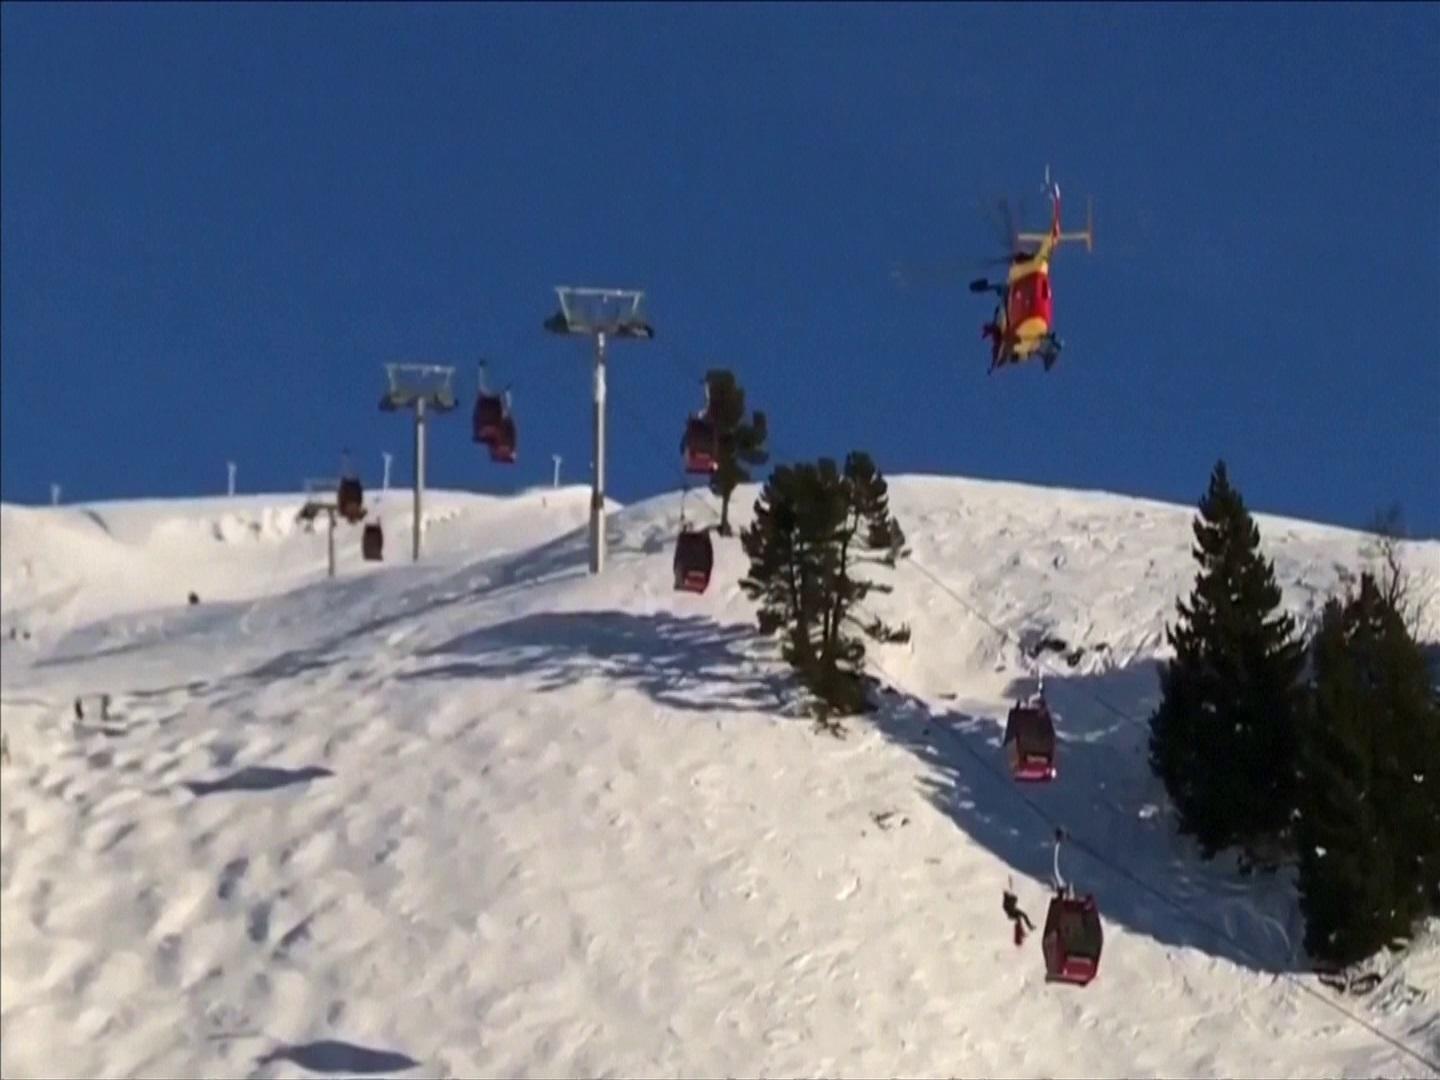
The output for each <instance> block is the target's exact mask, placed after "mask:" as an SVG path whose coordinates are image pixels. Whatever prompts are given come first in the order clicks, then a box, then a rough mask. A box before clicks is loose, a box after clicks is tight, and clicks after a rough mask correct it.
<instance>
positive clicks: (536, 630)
mask: <svg viewBox="0 0 1440 1080" xmlns="http://www.w3.org/2000/svg"><path fill="white" fill-rule="evenodd" d="M754 637H755V635H754V630H753V628H752V627H751V626H749V625H748V624H746V625H739V624H737V625H730V626H722V625H720V624H718V623H715V622H713V621H711V620H710V619H707V618H703V617H700V616H693V615H692V616H684V617H682V616H676V615H670V614H667V613H664V612H656V613H654V614H650V615H638V614H632V613H630V612H625V611H573V612H543V613H538V614H533V615H526V616H523V617H522V618H518V619H514V620H512V621H511V622H506V623H500V624H499V625H497V626H491V627H486V628H485V629H482V630H475V631H472V632H470V633H467V634H462V635H461V636H460V637H457V638H454V639H452V640H451V641H447V642H445V643H444V644H442V645H438V646H436V647H434V648H431V649H425V650H424V651H422V652H421V653H420V654H419V655H420V656H422V657H463V658H464V659H456V660H451V661H449V662H447V663H442V664H437V665H436V666H434V667H429V668H424V669H422V670H420V671H414V672H407V673H404V674H401V675H399V676H397V677H398V678H400V679H405V680H414V679H436V678H448V679H467V678H482V679H483V678H504V677H509V676H513V675H530V676H538V677H539V678H540V680H541V687H540V688H541V690H542V691H550V690H558V689H561V688H563V687H566V686H571V685H573V684H575V683H577V682H579V681H580V680H581V679H584V678H589V677H599V678H604V679H613V680H618V681H621V682H628V683H632V684H634V685H636V686H639V687H640V688H641V689H642V690H644V691H645V692H646V693H647V694H649V695H650V696H651V697H652V698H654V699H655V700H656V701H657V702H659V703H660V704H662V705H665V706H668V707H669V708H674V709H685V710H698V711H716V710H731V709H757V708H759V709H773V708H776V707H777V706H782V705H783V704H784V703H785V702H786V701H787V700H789V698H790V697H793V693H792V692H790V685H791V680H790V679H789V678H788V677H786V676H785V675H783V674H781V675H777V674H776V673H774V670H773V668H772V667H770V666H769V665H767V664H762V663H760V662H758V661H756V660H754V659H752V658H751V656H750V654H749V651H748V647H749V646H750V645H751V643H752V642H753V641H754Z"/></svg>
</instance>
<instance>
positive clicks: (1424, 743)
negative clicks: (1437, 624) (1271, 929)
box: [1296, 573, 1440, 966]
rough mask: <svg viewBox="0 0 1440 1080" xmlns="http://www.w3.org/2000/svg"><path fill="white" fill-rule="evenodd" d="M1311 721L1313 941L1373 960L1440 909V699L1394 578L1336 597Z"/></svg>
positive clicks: (1305, 889)
mask: <svg viewBox="0 0 1440 1080" xmlns="http://www.w3.org/2000/svg"><path fill="white" fill-rule="evenodd" d="M1312 656H1313V664H1314V692H1313V694H1312V697H1311V702H1310V707H1309V709H1308V710H1307V712H1306V714H1305V719H1304V723H1303V724H1302V726H1301V729H1300V733H1301V763H1302V768H1301V780H1300V792H1299V803H1300V815H1299V822H1298V824H1297V829H1296V831H1297V838H1298V840H1299V847H1300V851H1299V856H1300V857H1299V863H1300V906H1301V910H1302V911H1303V913H1304V915H1305V946H1306V948H1307V949H1308V950H1309V952H1310V954H1311V956H1312V957H1314V958H1315V959H1317V960H1321V961H1323V962H1326V963H1329V964H1334V965H1341V966H1343V965H1346V964H1350V963H1353V962H1354V961H1356V960H1360V959H1363V958H1365V957H1367V956H1369V955H1371V954H1372V953H1374V952H1375V951H1377V950H1378V949H1379V948H1381V947H1383V946H1385V945H1388V944H1390V943H1391V942H1393V941H1395V940H1397V939H1400V938H1404V937H1407V936H1408V935H1409V933H1410V930H1411V928H1412V927H1413V925H1414V923H1415V921H1416V920H1417V919H1419V918H1422V917H1424V916H1426V915H1434V914H1440V702H1437V700H1436V697H1435V694H1434V691H1433V689H1432V688H1431V686H1430V684H1429V678H1428V674H1427V671H1426V668H1425V660H1424V657H1423V655H1422V654H1421V652H1420V649H1419V647H1418V646H1417V645H1416V643H1415V641H1414V639H1413V638H1412V637H1411V636H1410V633H1409V630H1408V628H1407V627H1406V625H1405V618H1404V614H1403V612H1402V611H1401V610H1400V608H1399V607H1398V606H1397V597H1396V596H1394V595H1393V594H1392V593H1391V591H1390V589H1389V583H1387V582H1383V581H1377V580H1376V578H1375V577H1373V576H1372V575H1371V574H1368V573H1367V574H1364V575H1362V576H1361V579H1360V586H1359V589H1358V591H1356V592H1354V593H1353V594H1352V595H1351V596H1350V597H1349V598H1348V599H1347V601H1346V602H1345V603H1343V604H1342V603H1341V602H1340V601H1338V600H1332V601H1330V603H1328V604H1327V605H1326V607H1325V611H1324V615H1323V618H1322V620H1321V624H1320V630H1319V632H1318V633H1317V635H1316V638H1315V642H1314V645H1313V648H1312Z"/></svg>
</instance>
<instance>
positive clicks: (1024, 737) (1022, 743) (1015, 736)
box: [1005, 698, 1055, 782]
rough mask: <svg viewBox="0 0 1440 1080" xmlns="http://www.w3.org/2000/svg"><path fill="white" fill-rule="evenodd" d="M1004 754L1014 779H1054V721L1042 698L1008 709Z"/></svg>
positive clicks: (1039, 780) (1040, 780)
mask: <svg viewBox="0 0 1440 1080" xmlns="http://www.w3.org/2000/svg"><path fill="white" fill-rule="evenodd" d="M1005 754H1006V759H1007V760H1008V762H1009V764H1010V775H1011V776H1012V777H1014V778H1015V779H1016V780H1025V781H1032V782H1036V781H1038V782H1043V781H1049V780H1054V779H1055V721H1054V719H1053V718H1052V717H1051V715H1050V708H1049V706H1047V705H1046V704H1045V701H1044V699H1043V698H1042V699H1041V700H1039V701H1035V702H1031V703H1029V704H1025V705H1016V706H1015V707H1014V708H1012V709H1011V710H1010V716H1009V718H1008V719H1007V720H1006V722H1005Z"/></svg>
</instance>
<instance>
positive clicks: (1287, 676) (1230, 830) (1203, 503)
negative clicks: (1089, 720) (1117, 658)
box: [1150, 461, 1304, 866]
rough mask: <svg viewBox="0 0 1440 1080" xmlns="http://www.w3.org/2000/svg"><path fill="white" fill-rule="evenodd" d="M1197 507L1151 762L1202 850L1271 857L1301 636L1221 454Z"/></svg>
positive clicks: (1291, 796)
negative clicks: (1192, 573) (1187, 583)
mask: <svg viewBox="0 0 1440 1080" xmlns="http://www.w3.org/2000/svg"><path fill="white" fill-rule="evenodd" d="M1199 510H1200V513H1199V515H1198V516H1197V517H1196V519H1195V524H1194V534H1195V547H1194V548H1193V549H1192V552H1193V554H1194V556H1195V559H1196V561H1197V562H1198V564H1199V567H1200V569H1199V572H1198V573H1197V575H1196V578H1195V587H1194V590H1193V591H1192V592H1191V595H1190V598H1189V602H1188V603H1187V602H1186V601H1184V600H1182V601H1179V602H1178V603H1177V605H1176V606H1177V609H1178V611H1179V615H1180V618H1179V620H1178V622H1177V623H1176V624H1175V625H1174V626H1172V627H1167V628H1166V637H1167V640H1168V641H1169V642H1170V644H1171V646H1172V647H1173V648H1174V650H1175V658H1174V660H1172V661H1170V662H1169V663H1168V664H1167V665H1165V666H1164V667H1163V668H1162V670H1161V673H1160V687H1161V693H1162V700H1161V703H1160V706H1159V708H1158V709H1157V710H1156V712H1155V714H1154V715H1153V716H1152V717H1151V718H1150V727H1151V735H1150V761H1151V767H1152V768H1153V769H1154V770H1155V772H1156V774H1157V775H1158V776H1159V777H1160V778H1161V779H1162V780H1163V781H1164V782H1165V787H1166V789H1167V790H1168V791H1169V793H1170V798H1171V801H1172V802H1173V803H1174V804H1175V808H1176V810H1177V812H1178V814H1179V817H1180V830H1181V832H1183V833H1187V834H1191V835H1193V836H1194V837H1195V838H1196V840H1197V841H1198V843H1199V844H1200V848H1201V852H1202V853H1203V855H1204V856H1205V857H1206V858H1213V857H1214V856H1215V855H1216V854H1217V853H1218V852H1219V851H1221V850H1223V849H1225V848H1229V847H1232V846H1238V847H1239V848H1240V849H1241V856H1242V861H1243V862H1244V864H1245V865H1247V866H1248V865H1250V864H1255V863H1259V864H1265V865H1273V863H1274V860H1275V846H1276V844H1277V843H1283V842H1285V841H1286V839H1287V838H1288V829H1289V824H1290V820H1291V816H1292V813H1293V810H1294V805H1295V791H1294V788H1295V770H1296V733H1295V725H1296V723H1297V719H1298V711H1299V709H1300V707H1301V704H1302V702H1303V697H1302V693H1301V686H1300V675H1301V672H1302V669H1303V666H1304V651H1303V645H1302V643H1301V642H1299V641H1298V640H1296V637H1295V625H1294V621H1293V620H1292V619H1291V618H1290V616H1289V615H1286V614H1283V613H1279V612H1278V611H1277V609H1278V608H1279V605H1280V599H1281V594H1280V589H1279V586H1278V585H1276V583H1275V574H1274V568H1273V566H1272V565H1271V564H1270V562H1269V561H1268V560H1266V559H1265V558H1264V557H1263V556H1262V555H1261V554H1260V550H1259V549H1260V531H1259V529H1258V528H1257V527H1256V525H1255V522H1254V520H1253V519H1252V518H1251V516H1250V513H1249V511H1248V510H1246V508H1245V503H1244V500H1243V499H1242V498H1241V496H1240V493H1239V492H1238V491H1236V490H1235V489H1234V488H1233V487H1232V486H1231V484H1230V480H1229V476H1228V475H1227V472H1226V469H1225V463H1224V462H1223V461H1221V462H1218V463H1217V464H1216V466H1215V469H1214V471H1213V472H1212V473H1211V476H1210V486H1209V489H1208V490H1207V492H1206V494H1205V496H1204V497H1203V498H1202V499H1201V500H1200V504H1199Z"/></svg>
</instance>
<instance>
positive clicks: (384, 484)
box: [380, 450, 395, 491]
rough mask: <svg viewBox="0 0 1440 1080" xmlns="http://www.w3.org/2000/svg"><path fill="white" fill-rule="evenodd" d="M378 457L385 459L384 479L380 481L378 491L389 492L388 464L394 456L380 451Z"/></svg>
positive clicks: (387, 451) (385, 451) (386, 451)
mask: <svg viewBox="0 0 1440 1080" xmlns="http://www.w3.org/2000/svg"><path fill="white" fill-rule="evenodd" d="M380 456H381V457H383V458H384V459H385V479H383V480H382V481H380V490H381V491H389V490H390V462H391V461H392V460H393V459H394V457H395V455H394V454H392V453H390V451H389V450H381V451H380Z"/></svg>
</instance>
